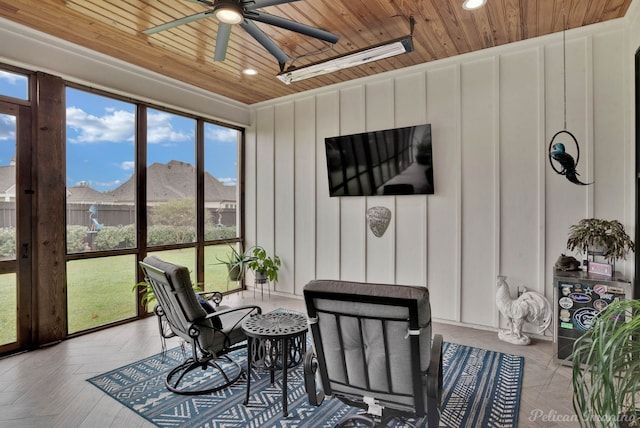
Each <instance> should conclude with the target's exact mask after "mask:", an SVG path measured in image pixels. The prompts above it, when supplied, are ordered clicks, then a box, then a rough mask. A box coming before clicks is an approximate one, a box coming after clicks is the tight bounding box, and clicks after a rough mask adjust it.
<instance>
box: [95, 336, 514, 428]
mask: <svg viewBox="0 0 640 428" xmlns="http://www.w3.org/2000/svg"><path fill="white" fill-rule="evenodd" d="M232 358H233V359H234V360H236V361H239V362H240V363H241V364H242V366H243V367H244V366H245V364H246V350H244V349H243V350H240V351H236V352H235V353H234V354H232ZM184 359H185V356H184V354H183V351H182V349H181V348H180V347H177V348H174V349H171V350H169V351H167V352H166V353H165V355H164V357H163V356H162V354H157V355H154V356H151V357H149V358H146V359H144V360H141V361H138V362H135V363H133V364H129V365H127V366H124V367H121V368H118V369H115V370H112V371H110V372H108V373H104V374H101V375H99V376H96V377H93V378H91V379H88V381H89V382H91V383H92V384H93V385H95V386H96V387H98V388H100V389H101V390H102V391H104V392H105V393H107V394H108V395H110V396H111V397H113V398H114V399H116V400H117V401H119V402H120V403H122V404H123V405H125V406H127V407H128V408H130V409H132V410H133V411H135V412H136V413H138V414H139V415H141V416H142V417H144V418H145V419H147V420H148V421H150V422H152V423H153V424H155V425H157V426H158V427H175V428H187V427H188V428H196V427H203V428H222V427H224V428H233V427H237V428H258V427H269V428H271V427H297V428H318V427H333V426H334V425H335V424H336V423H337V422H338V421H339V420H340V419H342V418H343V417H344V416H345V415H346V414H348V413H358V412H359V409H354V408H352V407H349V406H347V405H345V404H343V403H342V402H340V401H339V400H337V399H325V401H324V402H323V403H322V405H321V406H320V407H313V406H311V405H309V403H308V401H307V395H306V393H305V390H304V376H303V371H302V366H301V365H300V366H298V367H297V368H296V369H293V370H290V371H289V376H288V387H287V389H288V390H289V393H288V407H289V417H288V418H286V419H285V418H283V417H282V389H281V377H280V374H279V373H277V374H276V381H275V383H274V384H273V385H272V384H271V383H270V380H269V373H266V372H256V371H254V370H252V373H251V376H252V377H251V398H250V400H249V405H248V406H244V405H243V404H242V402H243V400H244V398H245V394H246V379H245V378H244V377H242V378H241V379H240V380H239V381H238V382H236V383H235V384H234V385H232V386H231V387H229V388H227V389H224V390H222V391H218V392H216V393H213V394H209V395H196V396H184V395H178V394H174V393H171V392H169V391H168V390H167V389H166V388H165V385H164V379H165V376H166V374H167V372H168V371H169V370H170V369H171V368H173V367H175V366H177V365H178V364H179V363H181V362H182V361H184ZM443 367H444V387H443V396H442V415H441V421H440V427H447V428H462V427H465V428H476V427H483V428H490V427H496V428H497V427H499V428H510V427H517V426H518V411H519V408H520V389H521V384H522V371H523V367H524V359H523V358H522V357H518V356H515V355H508V354H502V353H499V352H493V351H487V350H484V349H479V348H474V347H469V346H464V345H457V344H453V343H447V342H445V343H444V350H443ZM195 373H196V375H198V376H199V375H201V374H202V372H201V371H200V370H196V371H195ZM425 419H426V418H425ZM406 422H411V424H413V425H415V426H426V420H425V421H416V420H408V421H406ZM395 426H396V427H397V428H400V427H405V426H407V425H406V424H405V423H402V422H400V421H398V423H397V424H396V425H395Z"/></svg>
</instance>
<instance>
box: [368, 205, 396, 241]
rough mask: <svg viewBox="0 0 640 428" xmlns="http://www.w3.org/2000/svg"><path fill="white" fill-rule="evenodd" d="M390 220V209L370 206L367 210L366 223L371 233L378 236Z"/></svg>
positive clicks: (382, 232) (384, 230)
mask: <svg viewBox="0 0 640 428" xmlns="http://www.w3.org/2000/svg"><path fill="white" fill-rule="evenodd" d="M390 222H391V210H390V209H389V208H386V207H371V208H369V209H368V210H367V223H368V224H369V229H371V231H372V232H373V234H374V235H375V236H376V237H378V238H380V237H381V236H382V235H384V232H386V231H387V227H388V226H389V223H390Z"/></svg>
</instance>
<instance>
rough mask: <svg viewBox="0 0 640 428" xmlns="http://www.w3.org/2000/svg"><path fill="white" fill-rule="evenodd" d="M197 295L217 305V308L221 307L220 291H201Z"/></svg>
mask: <svg viewBox="0 0 640 428" xmlns="http://www.w3.org/2000/svg"><path fill="white" fill-rule="evenodd" d="M196 294H198V295H200V296H202V297H203V298H204V299H206V300H210V301H212V302H213V303H214V304H215V305H216V308H217V307H218V306H220V302H222V293H221V292H219V291H199V292H197V293H196Z"/></svg>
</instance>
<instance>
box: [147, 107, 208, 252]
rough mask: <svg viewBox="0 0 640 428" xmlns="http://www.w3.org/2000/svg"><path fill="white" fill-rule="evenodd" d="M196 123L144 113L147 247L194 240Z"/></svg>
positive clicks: (174, 115)
mask: <svg viewBox="0 0 640 428" xmlns="http://www.w3.org/2000/svg"><path fill="white" fill-rule="evenodd" d="M195 130H196V121H195V120H194V119H190V118H186V117H183V116H178V115H176V114H170V113H166V112H162V111H158V110H154V109H148V110H147V224H148V226H149V228H148V235H147V239H148V243H149V245H150V246H159V245H167V244H183V243H187V242H195V240H196V224H197V214H196V178H197V177H196V167H195V165H196V137H195Z"/></svg>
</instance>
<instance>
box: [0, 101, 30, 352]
mask: <svg viewBox="0 0 640 428" xmlns="http://www.w3.org/2000/svg"><path fill="white" fill-rule="evenodd" d="M0 112H2V113H5V114H11V115H14V116H15V117H16V122H17V127H16V143H15V144H16V184H15V186H16V187H15V193H16V235H17V238H18V239H19V240H17V241H16V259H15V261H9V262H4V263H3V264H4V265H5V266H6V268H7V269H2V272H1V273H5V270H6V272H7V273H9V272H12V273H13V272H15V275H16V291H17V296H16V313H17V317H16V327H17V329H16V335H17V338H16V342H12V343H9V344H5V345H2V346H0V354H5V353H9V352H15V351H19V350H24V349H29V348H31V347H32V346H33V334H32V332H33V323H32V320H33V313H34V310H33V302H34V300H33V282H32V278H33V275H32V274H33V266H32V248H33V245H32V233H31V230H32V228H31V217H32V216H31V214H32V211H31V209H32V200H31V199H32V198H31V195H32V190H31V185H32V176H31V171H32V166H31V144H32V120H31V118H32V112H31V106H30V105H29V103H28V102H23V103H21V102H15V103H14V102H11V101H0Z"/></svg>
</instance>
